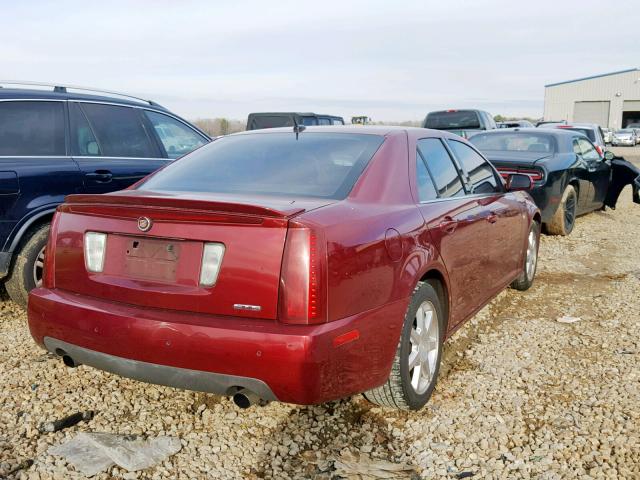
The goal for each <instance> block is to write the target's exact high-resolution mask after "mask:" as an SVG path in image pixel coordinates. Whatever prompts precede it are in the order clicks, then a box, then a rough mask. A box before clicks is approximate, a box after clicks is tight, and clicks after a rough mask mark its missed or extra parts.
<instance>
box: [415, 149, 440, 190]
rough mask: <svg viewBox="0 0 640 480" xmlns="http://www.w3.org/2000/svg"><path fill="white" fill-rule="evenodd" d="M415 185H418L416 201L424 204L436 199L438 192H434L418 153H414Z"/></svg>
mask: <svg viewBox="0 0 640 480" xmlns="http://www.w3.org/2000/svg"><path fill="white" fill-rule="evenodd" d="M416 184H417V185H418V201H420V202H426V201H428V200H434V199H436V198H438V192H436V187H435V185H434V184H433V180H431V175H429V171H428V170H427V166H426V165H425V163H424V159H423V158H422V156H421V155H420V152H416Z"/></svg>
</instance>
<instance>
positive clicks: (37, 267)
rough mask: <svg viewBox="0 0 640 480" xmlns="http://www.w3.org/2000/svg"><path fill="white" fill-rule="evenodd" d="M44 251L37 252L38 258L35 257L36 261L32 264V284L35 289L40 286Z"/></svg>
mask: <svg viewBox="0 0 640 480" xmlns="http://www.w3.org/2000/svg"><path fill="white" fill-rule="evenodd" d="M44 249H45V247H42V249H41V250H40V251H39V252H38V256H37V257H36V261H35V262H34V263H33V282H34V284H35V286H36V287H41V286H42V272H43V271H44Z"/></svg>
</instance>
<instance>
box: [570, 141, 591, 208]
mask: <svg viewBox="0 0 640 480" xmlns="http://www.w3.org/2000/svg"><path fill="white" fill-rule="evenodd" d="M580 140H586V138H585V137H582V136H575V137H574V138H573V153H575V154H576V162H575V163H574V164H573V165H572V166H571V174H572V175H573V176H574V177H575V178H576V179H577V180H578V188H579V191H578V205H577V213H578V214H581V213H585V212H588V211H590V210H591V203H592V201H593V197H594V191H593V185H592V183H591V176H590V172H589V164H588V162H587V161H586V160H585V159H584V157H583V153H582V147H581V146H580ZM587 141H588V140H587Z"/></svg>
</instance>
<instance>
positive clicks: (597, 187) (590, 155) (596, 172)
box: [577, 138, 611, 210]
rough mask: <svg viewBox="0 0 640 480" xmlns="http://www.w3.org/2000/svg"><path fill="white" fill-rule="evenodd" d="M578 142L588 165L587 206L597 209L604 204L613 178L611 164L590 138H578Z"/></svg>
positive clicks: (590, 208)
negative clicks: (601, 154)
mask: <svg viewBox="0 0 640 480" xmlns="http://www.w3.org/2000/svg"><path fill="white" fill-rule="evenodd" d="M577 142H578V145H579V146H580V150H581V152H582V158H583V160H584V161H585V163H586V166H587V178H588V181H589V197H588V199H587V200H588V203H585V206H586V207H587V209H589V210H596V209H598V208H600V207H602V205H603V204H604V199H605V197H606V195H607V189H608V188H609V182H610V180H611V166H610V165H609V164H608V163H607V162H606V161H605V160H604V159H603V158H602V157H601V156H600V154H599V153H598V151H597V150H596V148H595V147H594V146H593V144H592V143H591V142H590V141H589V140H587V139H586V138H578V139H577Z"/></svg>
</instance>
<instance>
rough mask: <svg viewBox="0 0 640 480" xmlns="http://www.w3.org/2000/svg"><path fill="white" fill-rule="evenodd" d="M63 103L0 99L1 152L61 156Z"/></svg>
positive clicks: (62, 153) (63, 152) (63, 144)
mask: <svg viewBox="0 0 640 480" xmlns="http://www.w3.org/2000/svg"><path fill="white" fill-rule="evenodd" d="M65 150H66V149H65V141H64V105H63V104H62V102H28V101H27V102H22V101H21V102H0V155H16V156H30V155H32V156H62V155H65V154H66V151H65Z"/></svg>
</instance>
